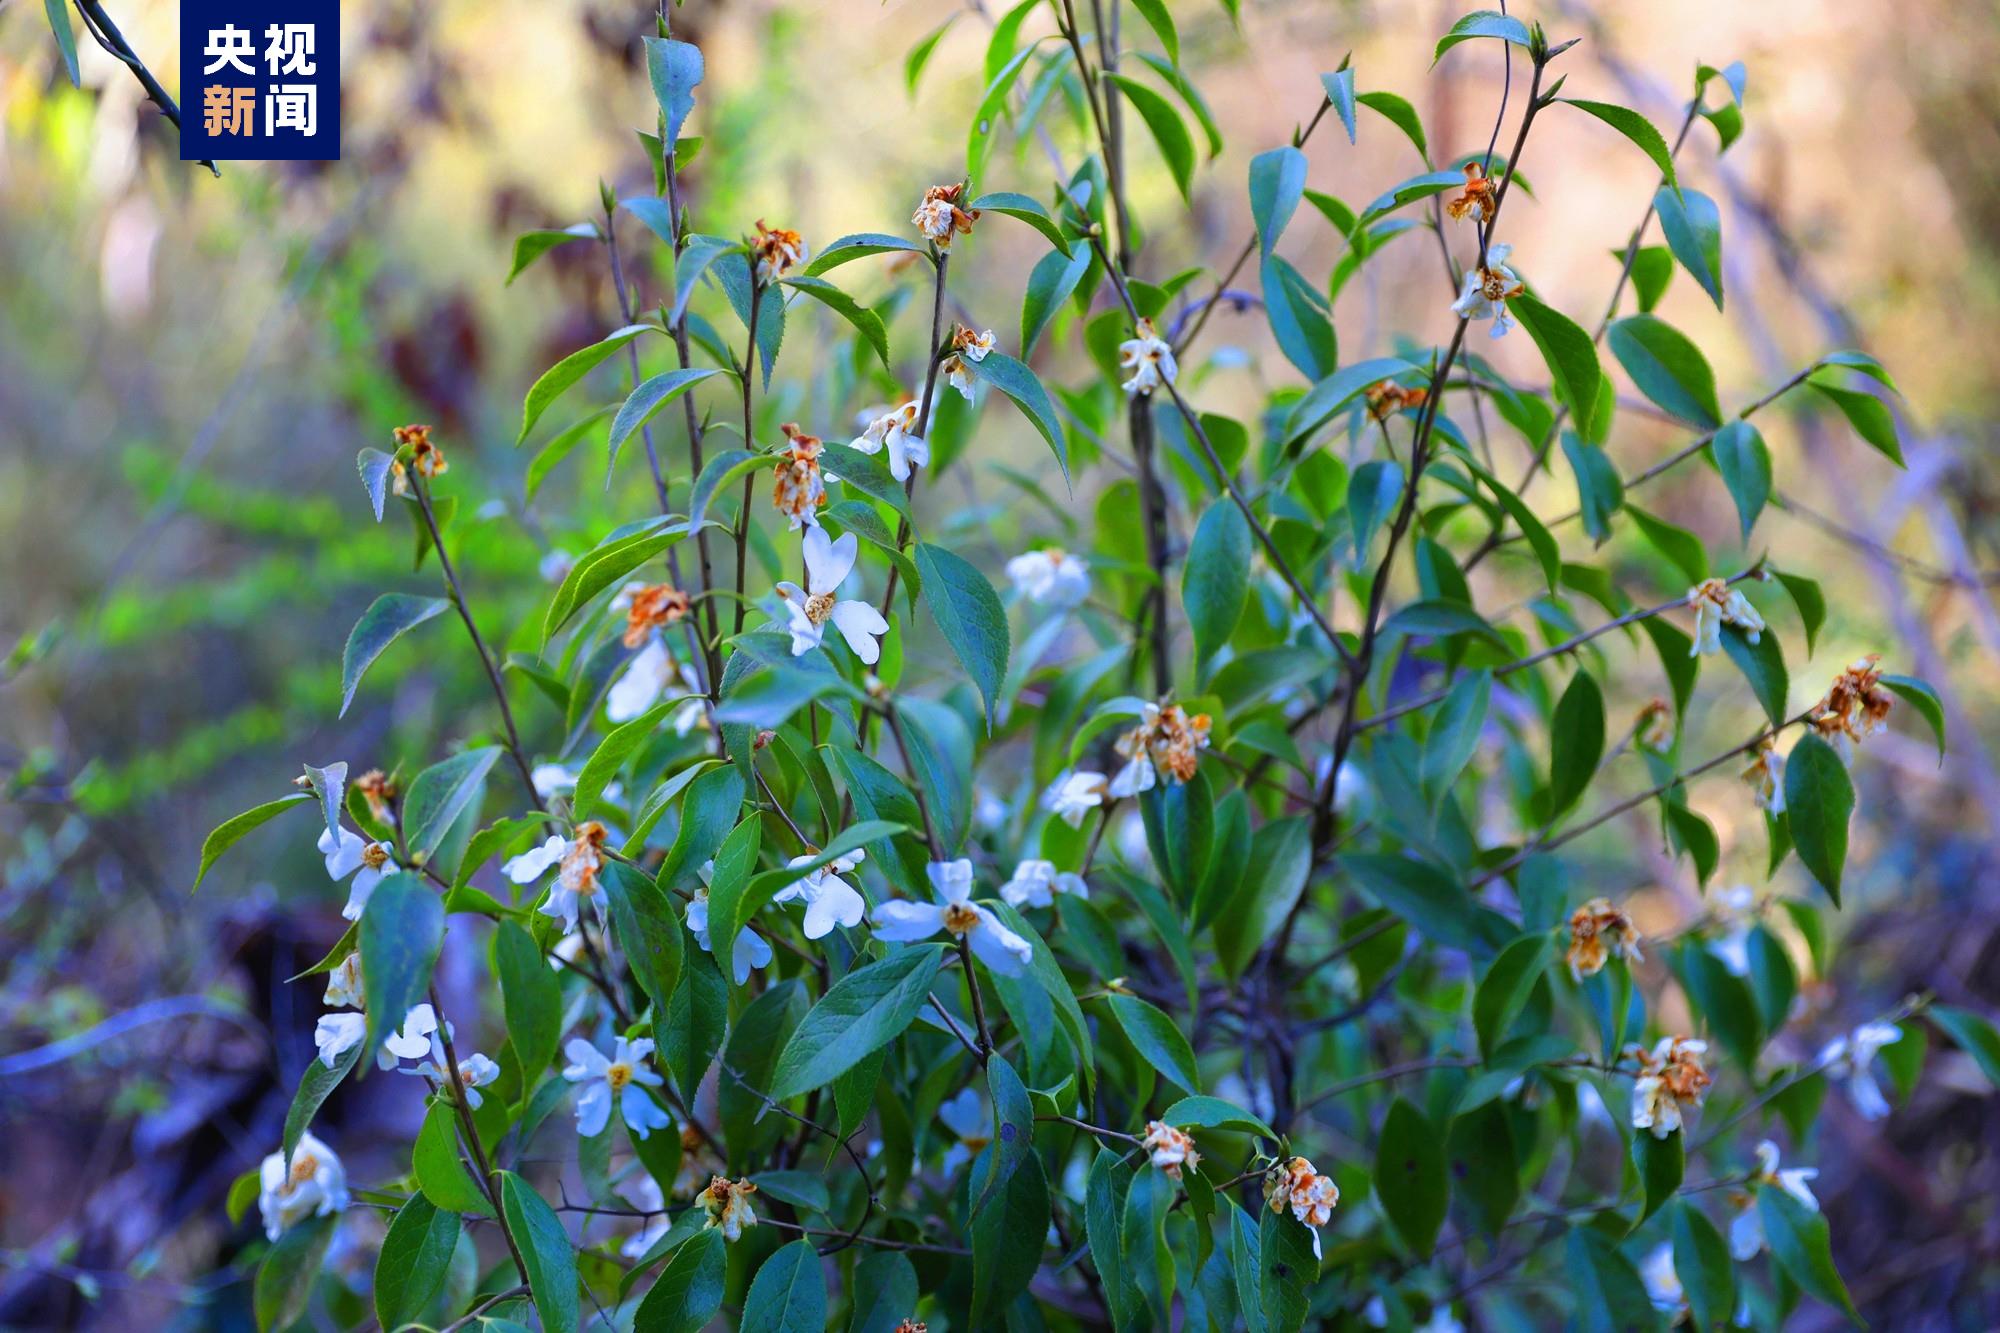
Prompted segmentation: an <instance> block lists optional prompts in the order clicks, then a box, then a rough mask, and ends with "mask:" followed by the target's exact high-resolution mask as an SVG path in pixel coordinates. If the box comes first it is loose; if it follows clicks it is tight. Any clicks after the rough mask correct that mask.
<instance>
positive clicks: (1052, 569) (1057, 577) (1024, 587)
mask: <svg viewBox="0 0 2000 1333" xmlns="http://www.w3.org/2000/svg"><path fill="white" fill-rule="evenodd" d="M1007 577H1008V578H1009V579H1010V580H1012V581H1013V584H1014V586H1015V587H1016V588H1017V589H1019V590H1020V591H1021V592H1022V593H1023V594H1024V595H1025V596H1026V597H1027V599H1028V600H1029V601H1031V602H1033V603H1034V604H1035V605H1037V606H1060V607H1072V606H1076V605H1078V604H1079V603H1081V602H1082V601H1083V600H1084V599H1085V598H1087V597H1089V596H1090V566H1089V565H1088V564H1086V563H1085V562H1084V561H1083V560H1081V559H1079V558H1078V557H1076V556H1073V555H1071V554H1070V553H1069V552H1067V551H1062V550H1057V549H1056V548H1054V547H1049V548H1046V549H1044V550H1039V551H1028V552H1026V553H1024V554H1022V555H1017V556H1015V557H1014V558H1013V559H1012V560H1009V561H1008V562H1007Z"/></svg>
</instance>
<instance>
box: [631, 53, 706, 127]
mask: <svg viewBox="0 0 2000 1333" xmlns="http://www.w3.org/2000/svg"><path fill="white" fill-rule="evenodd" d="M645 42H646V78H647V80H648V81H649V82H651V84H652V85H653V99H654V100H655V101H657V102H658V103H659V104H660V114H661V115H662V116H665V117H666V133H665V134H663V135H662V136H661V139H662V140H663V141H666V142H672V141H674V140H677V139H679V138H680V137H681V126H683V125H685V124H686V123H687V118H688V113H689V112H691V111H693V110H694V90H695V88H696V87H697V86H698V85H699V84H700V83H701V79H702V73H703V68H702V58H701V50H700V48H698V47H696V46H694V45H693V44H691V43H688V42H677V41H674V40H672V39H671V38H666V37H648V38H646V39H645Z"/></svg>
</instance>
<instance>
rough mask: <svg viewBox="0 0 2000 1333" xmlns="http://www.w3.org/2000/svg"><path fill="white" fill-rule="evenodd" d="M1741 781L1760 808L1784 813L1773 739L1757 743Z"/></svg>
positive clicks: (1779, 759) (1780, 759)
mask: <svg viewBox="0 0 2000 1333" xmlns="http://www.w3.org/2000/svg"><path fill="white" fill-rule="evenodd" d="M1696 614H1697V615H1699V614H1700V613H1699V612H1697V613H1696ZM1743 781H1744V782H1746V783H1748V784H1749V787H1750V790H1751V793H1752V794H1753V795H1754V796H1755V797H1756V800H1757V804H1758V805H1759V806H1760V807H1762V808H1763V809H1764V810H1766V811H1768V812H1769V813H1771V814H1773V815H1782V814H1784V813H1785V756H1783V755H1781V754H1779V753H1778V743H1777V740H1776V738H1775V737H1771V736H1766V737H1765V738H1764V739H1763V740H1761V741H1759V742H1757V749H1756V752H1755V753H1754V754H1752V755H1751V757H1750V765H1749V767H1747V768H1745V769H1744V770H1743Z"/></svg>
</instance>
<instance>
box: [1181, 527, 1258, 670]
mask: <svg viewBox="0 0 2000 1333" xmlns="http://www.w3.org/2000/svg"><path fill="white" fill-rule="evenodd" d="M1250 556H1251V549H1250V525H1249V524H1248V523H1247V522H1245V521H1244V518H1243V514H1242V511H1241V510H1239V509H1238V508H1237V507H1236V505H1235V503H1234V502H1233V501H1231V500H1228V499H1219V500H1215V501H1213V502H1212V503H1210V505H1209V506H1208V509H1207V510H1206V511H1205V512H1203V514H1202V516H1201V522H1200V523H1198V524H1196V525H1195V530H1194V542H1193V544H1192V545H1191V546H1190V547H1189V548H1188V557H1187V562H1186V563H1185V564H1184V565H1183V566H1182V567H1181V603H1182V605H1183V606H1184V607H1185V608H1186V611H1187V620H1188V629H1189V631H1190V632H1191V633H1193V635H1194V645H1195V656H1196V658H1197V659H1200V660H1206V659H1208V658H1210V657H1213V656H1214V655H1215V653H1216V651H1217V650H1218V649H1220V648H1221V647H1222V646H1223V645H1224V644H1226V643H1228V642H1229V636H1230V635H1231V634H1233V633H1234V632H1235V630H1236V622H1237V621H1238V620H1239V619H1241V618H1242V615H1243V603H1244V601H1245V600H1246V599H1247V598H1248V597H1249V594H1250Z"/></svg>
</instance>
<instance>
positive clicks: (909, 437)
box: [848, 401, 931, 481]
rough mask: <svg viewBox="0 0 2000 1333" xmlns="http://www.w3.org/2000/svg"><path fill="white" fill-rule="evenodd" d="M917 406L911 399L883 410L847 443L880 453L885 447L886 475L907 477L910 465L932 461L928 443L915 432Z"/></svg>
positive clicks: (925, 463) (867, 451)
mask: <svg viewBox="0 0 2000 1333" xmlns="http://www.w3.org/2000/svg"><path fill="white" fill-rule="evenodd" d="M917 410H918V409H917V404H916V403H915V402H914V401H911V402H906V403H904V404H903V405H902V406H901V407H898V408H892V409H891V410H889V411H887V412H884V413H882V414H881V415H880V416H878V417H876V418H874V419H873V420H872V421H870V422H869V423H868V426H867V428H866V429H865V430H863V431H862V432H861V433H860V434H859V435H857V436H855V437H854V438H853V439H852V440H851V441H849V442H848V447H849V448H851V449H858V450H860V451H861V452H862V453H864V454H879V453H881V452H882V451H883V450H884V449H887V450H888V451H889V475H890V476H892V477H894V478H895V479H896V480H897V481H908V480H909V479H910V473H911V471H912V470H913V469H915V468H920V467H929V466H930V461H931V447H930V444H929V443H928V442H926V441H925V439H924V437H923V436H921V435H919V434H917Z"/></svg>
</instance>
